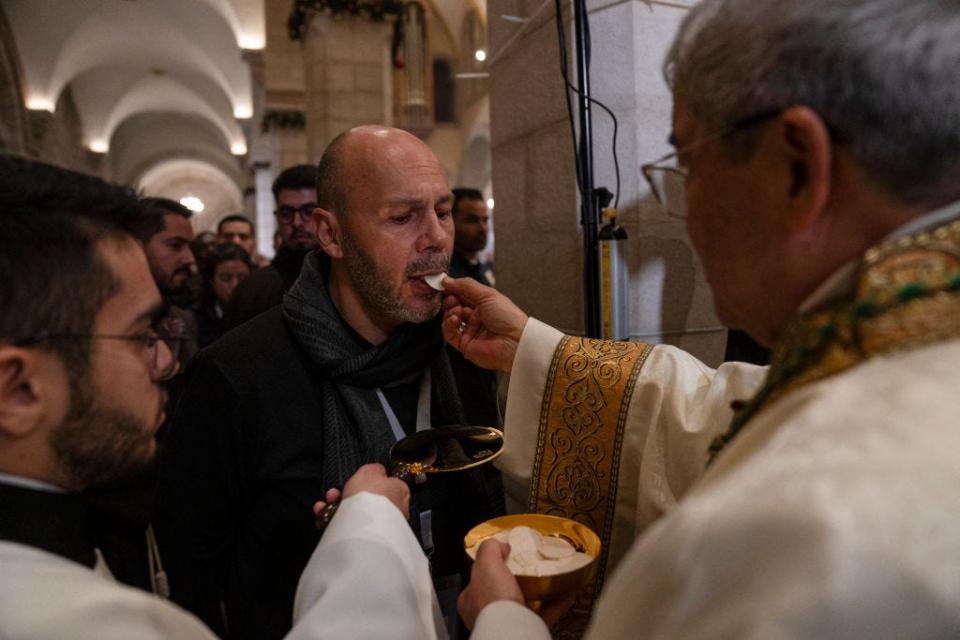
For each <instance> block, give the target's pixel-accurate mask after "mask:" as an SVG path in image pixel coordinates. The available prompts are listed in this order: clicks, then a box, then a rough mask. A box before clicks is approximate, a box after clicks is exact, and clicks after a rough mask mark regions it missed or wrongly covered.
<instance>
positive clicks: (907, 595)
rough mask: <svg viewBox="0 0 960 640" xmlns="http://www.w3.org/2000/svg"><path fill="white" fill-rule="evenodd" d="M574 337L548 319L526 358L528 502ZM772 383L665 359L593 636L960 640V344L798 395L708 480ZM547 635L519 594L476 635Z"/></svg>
mask: <svg viewBox="0 0 960 640" xmlns="http://www.w3.org/2000/svg"><path fill="white" fill-rule="evenodd" d="M561 337H562V336H561V334H560V333H559V332H556V331H555V330H553V329H551V328H549V327H547V326H546V325H543V324H542V323H539V322H537V321H535V320H531V321H530V322H528V324H527V327H526V329H525V330H524V334H523V338H522V340H521V344H520V348H519V350H518V352H517V357H516V359H515V361H514V368H513V372H512V374H511V381H510V391H509V396H508V405H507V416H506V421H505V432H506V439H507V441H506V445H505V453H504V455H503V457H502V459H501V468H502V469H503V471H504V472H505V473H506V474H507V475H509V476H511V478H512V479H513V480H514V482H513V483H511V486H512V488H513V490H514V491H517V490H519V492H520V493H521V497H522V494H523V493H524V492H525V490H526V489H527V487H526V484H527V483H529V481H530V470H531V468H532V466H533V455H534V451H533V446H534V445H533V443H535V442H536V440H537V429H538V422H539V421H538V419H537V416H538V415H539V413H540V411H541V406H542V398H541V396H542V393H543V389H544V388H545V386H544V385H545V382H546V378H547V375H548V370H549V367H550V363H551V359H552V357H553V352H554V349H555V347H556V345H557V344H558V343H559V341H560V339H561ZM762 373H763V369H762V368H758V367H753V366H749V365H743V364H736V363H729V364H725V365H723V366H721V367H720V368H719V369H718V370H716V371H713V370H711V369H709V368H708V367H706V366H704V365H703V364H702V363H699V362H698V361H696V360H695V359H694V358H692V357H691V356H689V355H687V354H685V353H683V352H682V351H679V350H677V349H674V348H672V347H668V346H657V347H654V348H653V350H652V351H651V352H650V355H649V357H648V359H647V361H646V363H645V364H644V367H643V369H642V370H641V372H640V375H639V379H638V383H637V388H636V390H635V391H634V396H633V398H632V401H631V403H630V407H629V415H628V417H627V434H626V436H625V438H624V443H623V448H624V451H623V456H622V460H623V462H622V464H621V468H620V477H619V483H618V495H617V498H618V499H617V503H616V509H615V522H616V525H615V531H614V535H613V539H612V542H611V546H612V547H613V548H612V551H613V553H612V554H611V565H610V566H611V567H614V566H616V568H615V569H614V571H613V574H612V575H611V576H610V577H609V578H608V579H607V581H606V584H605V586H604V589H603V593H602V595H601V597H600V599H599V601H598V604H597V607H596V609H595V612H594V616H593V618H592V623H591V626H590V627H589V629H588V632H587V637H588V638H598V639H603V640H615V639H618V638H661V637H662V638H745V637H749V638H854V637H856V638H899V637H931V638H941V637H960V425H958V422H957V416H958V415H960V340H956V339H954V340H949V341H943V342H938V343H934V344H931V345H929V346H926V347H922V348H916V349H913V350H910V351H905V352H900V353H896V354H893V355H888V356H882V357H875V358H872V359H870V360H867V361H865V362H863V363H861V364H859V365H858V366H856V367H853V368H851V369H849V370H847V371H845V372H842V373H839V374H837V375H834V376H831V377H828V378H825V379H823V380H821V381H819V382H815V383H812V384H809V385H806V386H803V387H801V388H799V389H797V390H794V391H792V392H790V393H789V394H787V395H785V396H783V397H782V398H780V399H779V400H777V401H776V402H773V403H772V404H771V405H770V406H768V407H766V408H765V409H763V410H762V411H761V412H760V413H758V414H757V415H756V416H754V417H753V418H752V419H751V420H750V425H749V428H748V429H745V430H744V431H743V432H741V433H740V434H739V435H738V436H737V437H736V438H735V439H734V440H733V442H732V443H731V444H730V445H728V447H727V448H726V449H724V451H723V452H722V453H721V455H720V456H719V457H718V458H717V460H716V462H715V463H714V464H713V465H712V466H710V467H709V469H708V470H707V471H706V472H704V471H703V468H704V463H705V461H706V455H705V452H706V448H707V446H708V443H709V441H710V439H711V438H712V436H713V435H714V434H715V433H717V432H719V431H720V430H722V429H724V428H725V427H726V424H727V422H728V421H729V419H730V416H731V411H730V409H729V408H728V407H727V406H726V405H727V404H728V403H729V401H730V400H731V399H734V398H747V397H749V396H750V395H751V393H752V392H753V390H754V389H755V388H756V386H757V385H758V384H759V382H760V376H761V375H762ZM681 497H683V501H682V502H680V503H679V504H677V501H678V500H679V498H681ZM661 514H663V515H662V516H661ZM658 516H660V517H658ZM654 520H656V522H655V524H653V526H651V527H650V528H649V529H648V530H647V531H646V533H645V535H643V537H642V538H640V539H639V540H637V541H636V544H633V545H632V546H631V547H630V548H629V551H628V552H627V553H626V554H625V555H624V554H623V552H622V549H623V548H624V547H625V546H630V543H631V542H632V540H630V539H629V537H630V536H636V535H637V534H639V533H640V532H641V530H642V529H643V528H644V527H646V526H647V525H648V524H650V523H652V522H653V521H654ZM538 637H539V638H549V637H550V636H549V633H548V631H547V629H546V627H545V626H544V625H543V624H542V623H541V622H540V620H539V618H538V617H537V616H536V615H535V614H533V613H532V612H530V611H529V610H527V609H526V608H524V607H522V606H520V605H516V604H512V603H508V602H497V603H494V604H492V605H489V606H488V607H486V608H485V609H484V610H483V612H482V613H481V615H480V617H479V618H478V619H477V623H476V626H475V628H474V634H473V636H472V638H474V639H475V640H488V639H490V640H493V639H496V640H505V639H506V638H524V639H530V638H538Z"/></svg>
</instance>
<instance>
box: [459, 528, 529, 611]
mask: <svg viewBox="0 0 960 640" xmlns="http://www.w3.org/2000/svg"><path fill="white" fill-rule="evenodd" d="M509 554H510V545H508V544H503V543H502V542H497V541H496V540H485V541H484V542H483V543H481V544H480V548H479V549H477V559H476V561H475V562H474V563H473V568H472V569H471V570H470V584H469V585H468V586H467V588H466V589H465V590H464V591H463V593H461V594H460V598H459V599H458V600H457V610H458V611H459V612H460V617H461V618H463V621H464V623H465V624H466V625H467V627H469V628H471V629H472V628H473V624H474V622H476V620H477V616H478V615H480V612H481V611H483V608H484V607H486V606H487V605H488V604H490V603H492V602H497V601H499V600H512V601H513V602H518V603H520V604H523V593H521V591H520V585H519V584H517V579H516V578H515V577H513V574H512V573H510V569H508V568H507V564H506V558H507V556H508V555H509Z"/></svg>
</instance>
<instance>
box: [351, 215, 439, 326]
mask: <svg viewBox="0 0 960 640" xmlns="http://www.w3.org/2000/svg"><path fill="white" fill-rule="evenodd" d="M343 258H344V264H345V265H346V267H347V274H348V275H349V276H350V281H351V282H352V283H353V288H354V289H355V290H356V292H357V295H358V296H359V297H360V300H362V301H363V304H364V306H365V307H367V309H369V310H371V311H373V312H374V313H376V314H378V315H380V316H382V317H384V318H387V319H388V320H392V321H394V322H416V323H420V322H426V321H427V320H430V319H431V318H433V317H434V316H436V315H437V314H438V313H439V312H440V306H441V304H442V301H443V299H442V296H441V295H440V292H439V291H438V292H437V293H436V296H435V299H436V300H435V303H434V304H432V305H431V306H430V307H428V308H427V309H426V310H419V309H412V308H408V307H407V306H405V305H404V304H403V299H402V298H401V297H400V292H399V291H397V290H395V289H394V288H393V286H392V285H391V283H390V278H389V277H388V276H387V275H386V274H384V273H383V272H382V271H381V270H380V269H379V268H378V266H377V265H376V263H375V262H374V261H373V260H371V259H370V256H368V255H366V254H365V253H364V252H363V251H361V249H360V247H358V246H357V245H356V244H355V243H354V242H353V239H352V238H351V237H350V234H348V233H347V232H346V230H344V231H343ZM449 266H450V256H449V255H447V254H446V252H443V251H438V252H436V253H431V254H428V255H425V256H423V257H422V258H418V259H416V260H414V261H413V262H412V263H411V264H409V265H407V268H406V270H405V271H404V275H405V276H409V275H411V274H414V273H423V272H424V271H431V270H434V269H441V270H443V271H446V270H447V268H448V267H449Z"/></svg>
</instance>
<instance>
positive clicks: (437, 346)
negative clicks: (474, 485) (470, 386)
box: [281, 251, 463, 487]
mask: <svg viewBox="0 0 960 640" xmlns="http://www.w3.org/2000/svg"><path fill="white" fill-rule="evenodd" d="M329 269H330V263H329V258H327V257H326V255H325V254H323V253H322V252H319V251H317V252H314V253H313V254H311V255H310V256H308V257H307V259H306V260H305V261H304V264H303V269H302V271H301V273H300V277H299V278H298V279H297V281H296V282H295V283H294V284H293V286H292V287H291V288H290V290H289V291H287V293H286V294H284V296H283V303H282V304H281V313H282V315H283V318H284V320H285V321H286V324H287V327H288V328H289V329H290V331H291V332H292V333H293V335H294V337H295V339H296V341H297V343H298V344H299V345H300V346H301V347H302V348H303V350H304V352H305V353H306V354H307V356H308V358H309V359H310V361H311V362H312V363H313V365H314V368H315V370H316V372H317V374H318V376H319V379H320V393H321V403H322V406H323V424H321V425H319V428H321V429H323V442H324V447H323V461H322V463H323V480H324V485H325V486H327V487H334V486H336V487H342V486H343V483H344V482H346V481H347V479H348V478H349V477H350V475H351V474H353V472H354V471H355V470H356V469H357V467H359V466H360V465H363V464H366V463H368V462H385V461H386V459H387V455H388V453H389V451H390V447H392V446H393V444H394V442H396V437H395V436H394V433H393V430H392V429H391V427H390V423H389V422H388V420H387V417H386V415H385V414H384V411H383V408H382V406H381V405H380V401H379V399H378V398H377V394H376V389H377V388H389V387H391V386H395V385H399V384H404V383H408V382H411V381H413V380H416V379H417V378H419V377H420V376H421V375H423V373H424V371H426V370H427V368H428V367H429V368H430V371H431V387H432V388H431V398H432V399H433V400H432V402H431V405H432V406H431V423H432V424H433V425H434V426H438V425H444V424H454V423H461V422H463V409H462V406H461V403H460V397H459V393H458V392H457V387H456V385H455V383H454V379H453V374H452V373H451V369H450V362H449V360H448V359H447V356H446V353H445V351H444V348H443V337H442V334H441V332H440V321H441V319H440V317H439V316H438V317H437V318H435V319H434V320H431V321H429V322H425V323H421V324H412V323H408V324H404V325H402V326H401V327H400V328H398V329H397V330H396V331H395V332H394V333H393V334H392V335H391V336H390V337H389V338H388V339H387V340H386V341H385V342H384V343H383V344H380V345H377V346H373V345H370V344H369V343H366V342H365V341H364V340H363V339H361V338H360V337H359V336H357V335H356V333H355V332H354V331H353V330H351V329H350V328H349V327H348V326H347V325H346V323H345V322H344V320H343V318H342V317H341V316H340V313H339V312H338V311H337V309H336V307H335V306H334V304H333V301H332V300H331V299H330V292H329V289H328V285H327V282H328V279H329Z"/></svg>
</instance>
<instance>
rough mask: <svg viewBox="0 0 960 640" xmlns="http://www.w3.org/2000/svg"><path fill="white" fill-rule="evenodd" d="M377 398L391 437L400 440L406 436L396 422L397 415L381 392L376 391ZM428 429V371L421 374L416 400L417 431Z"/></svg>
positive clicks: (397, 421) (398, 422)
mask: <svg viewBox="0 0 960 640" xmlns="http://www.w3.org/2000/svg"><path fill="white" fill-rule="evenodd" d="M377 398H378V399H379V400H380V406H381V407H383V412H384V413H385V414H386V416H387V422H389V423H390V428H391V429H393V435H394V437H395V438H396V439H397V440H401V439H402V438H403V437H404V436H405V435H407V434H406V432H405V431H404V430H403V427H402V426H401V425H400V421H399V420H397V414H396V413H394V412H393V408H392V407H391V406H390V403H389V402H387V397H386V396H385V395H383V391H382V390H380V389H379V388H378V389H377ZM429 428H430V369H426V370H425V371H424V372H423V379H422V380H421V381H420V396H419V398H418V400H417V431H423V430H424V429H429Z"/></svg>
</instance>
